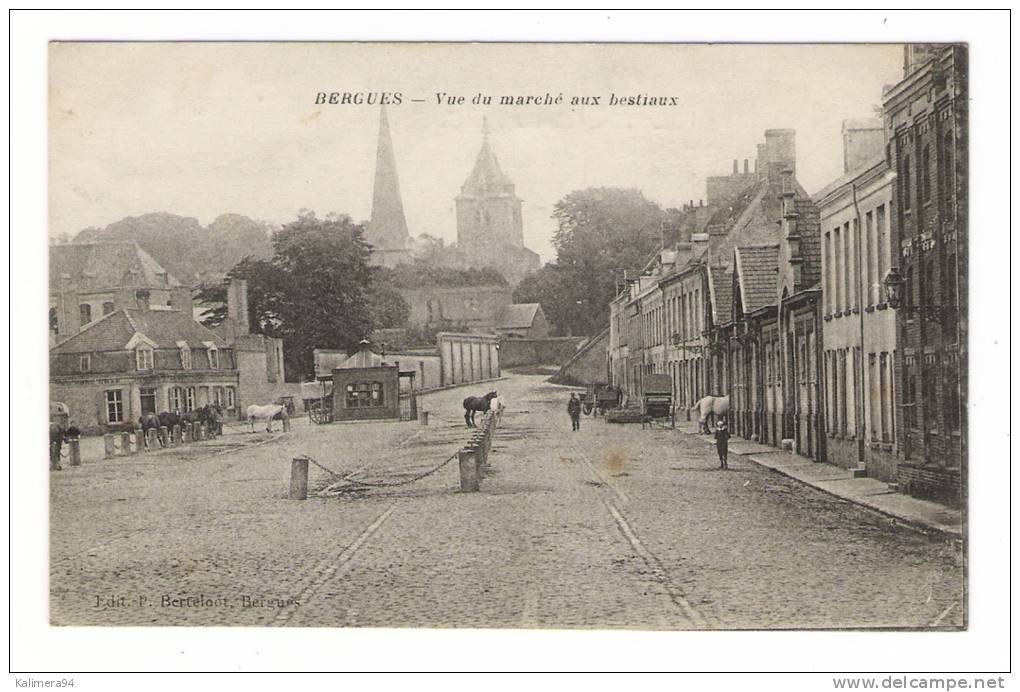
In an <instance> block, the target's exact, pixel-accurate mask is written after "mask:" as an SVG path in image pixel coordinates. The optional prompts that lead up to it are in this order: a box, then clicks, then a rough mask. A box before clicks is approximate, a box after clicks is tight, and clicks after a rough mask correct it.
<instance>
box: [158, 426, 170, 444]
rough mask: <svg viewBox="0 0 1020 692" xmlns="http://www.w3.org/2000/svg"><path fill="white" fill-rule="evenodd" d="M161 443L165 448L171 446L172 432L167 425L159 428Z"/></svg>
mask: <svg viewBox="0 0 1020 692" xmlns="http://www.w3.org/2000/svg"><path fill="white" fill-rule="evenodd" d="M159 441H160V443H161V444H162V445H163V446H164V447H169V446H170V431H169V430H168V429H167V427H166V426H165V425H161V426H159Z"/></svg>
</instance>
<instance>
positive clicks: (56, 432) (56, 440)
mask: <svg viewBox="0 0 1020 692" xmlns="http://www.w3.org/2000/svg"><path fill="white" fill-rule="evenodd" d="M63 446H64V429H63V428H62V427H61V426H60V425H59V424H57V423H53V422H52V421H51V422H50V471H63V470H64V467H63V466H61V465H60V449H61V447H63Z"/></svg>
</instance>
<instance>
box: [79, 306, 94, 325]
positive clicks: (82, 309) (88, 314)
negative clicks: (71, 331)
mask: <svg viewBox="0 0 1020 692" xmlns="http://www.w3.org/2000/svg"><path fill="white" fill-rule="evenodd" d="M78 317H79V318H80V319H81V326H83V327H84V326H85V325H86V324H88V323H89V322H91V321H92V306H91V305H89V304H88V303H82V304H81V305H79V306H78Z"/></svg>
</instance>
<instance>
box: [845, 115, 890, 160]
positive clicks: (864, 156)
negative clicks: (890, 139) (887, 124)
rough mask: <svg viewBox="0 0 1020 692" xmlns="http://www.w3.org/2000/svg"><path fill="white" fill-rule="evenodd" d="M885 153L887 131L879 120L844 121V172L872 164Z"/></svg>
mask: <svg viewBox="0 0 1020 692" xmlns="http://www.w3.org/2000/svg"><path fill="white" fill-rule="evenodd" d="M883 151H885V131H884V130H883V125H882V121H881V120H879V119H877V118H861V119H854V120H844V121H843V172H844V173H849V172H851V171H856V170H857V169H858V168H861V167H863V166H864V165H866V164H869V163H871V162H872V161H874V160H875V159H877V158H878V157H880V156H881V155H882V152H883Z"/></svg>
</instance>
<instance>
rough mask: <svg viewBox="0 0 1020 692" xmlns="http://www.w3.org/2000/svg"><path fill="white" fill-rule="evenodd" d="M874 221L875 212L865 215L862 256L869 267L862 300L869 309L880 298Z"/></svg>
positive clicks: (865, 277)
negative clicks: (878, 293)
mask: <svg viewBox="0 0 1020 692" xmlns="http://www.w3.org/2000/svg"><path fill="white" fill-rule="evenodd" d="M874 221H875V219H874V212H872V211H870V210H869V211H868V213H867V214H865V215H864V238H863V241H864V247H863V252H862V253H861V254H862V255H864V265H865V267H867V271H866V272H865V276H864V280H865V281H866V282H867V283H865V284H864V285H865V286H866V287H867V288H866V289H865V294H864V296H862V298H864V299H865V300H866V301H867V305H868V307H872V306H873V305H874V304H875V303H876V302H877V298H878V296H877V295H876V293H877V289H878V280H877V279H876V278H875V273H876V271H877V269H878V267H877V266H876V265H877V264H878V262H877V259H878V257H877V252H876V250H875V223H874ZM861 302H862V303H863V302H864V300H862V301H861Z"/></svg>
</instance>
